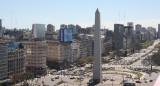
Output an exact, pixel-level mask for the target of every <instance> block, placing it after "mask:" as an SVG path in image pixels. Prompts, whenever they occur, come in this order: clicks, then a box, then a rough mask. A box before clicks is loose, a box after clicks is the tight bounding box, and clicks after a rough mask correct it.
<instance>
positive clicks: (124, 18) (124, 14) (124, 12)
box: [124, 12, 126, 24]
mask: <svg viewBox="0 0 160 86" xmlns="http://www.w3.org/2000/svg"><path fill="white" fill-rule="evenodd" d="M125 17H126V15H125V12H124V24H125Z"/></svg>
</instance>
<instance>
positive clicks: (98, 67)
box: [93, 8, 102, 84]
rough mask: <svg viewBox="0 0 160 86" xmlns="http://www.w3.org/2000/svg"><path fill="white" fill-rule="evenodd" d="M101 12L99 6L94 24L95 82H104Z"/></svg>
mask: <svg viewBox="0 0 160 86" xmlns="http://www.w3.org/2000/svg"><path fill="white" fill-rule="evenodd" d="M100 28H101V24H100V13H99V10H98V8H97V10H96V13H95V26H94V60H93V83H96V84H98V83H102V58H101V34H100Z"/></svg>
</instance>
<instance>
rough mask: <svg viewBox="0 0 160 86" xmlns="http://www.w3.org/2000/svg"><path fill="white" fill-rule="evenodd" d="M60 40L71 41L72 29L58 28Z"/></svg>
mask: <svg viewBox="0 0 160 86" xmlns="http://www.w3.org/2000/svg"><path fill="white" fill-rule="evenodd" d="M60 42H72V29H60Z"/></svg>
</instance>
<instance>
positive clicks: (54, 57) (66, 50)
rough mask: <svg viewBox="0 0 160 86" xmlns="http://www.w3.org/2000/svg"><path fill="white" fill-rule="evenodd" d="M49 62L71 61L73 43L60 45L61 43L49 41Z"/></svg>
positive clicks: (47, 42)
mask: <svg viewBox="0 0 160 86" xmlns="http://www.w3.org/2000/svg"><path fill="white" fill-rule="evenodd" d="M46 44H47V61H56V62H59V63H61V62H63V61H64V60H67V61H69V62H70V61H71V58H70V51H71V43H60V42H59V41H52V40H47V41H46Z"/></svg>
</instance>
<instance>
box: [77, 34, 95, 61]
mask: <svg viewBox="0 0 160 86" xmlns="http://www.w3.org/2000/svg"><path fill="white" fill-rule="evenodd" d="M88 56H93V40H92V39H90V38H89V37H88V36H87V35H83V36H82V38H81V41H80V42H79V57H81V58H86V57H88Z"/></svg>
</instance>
